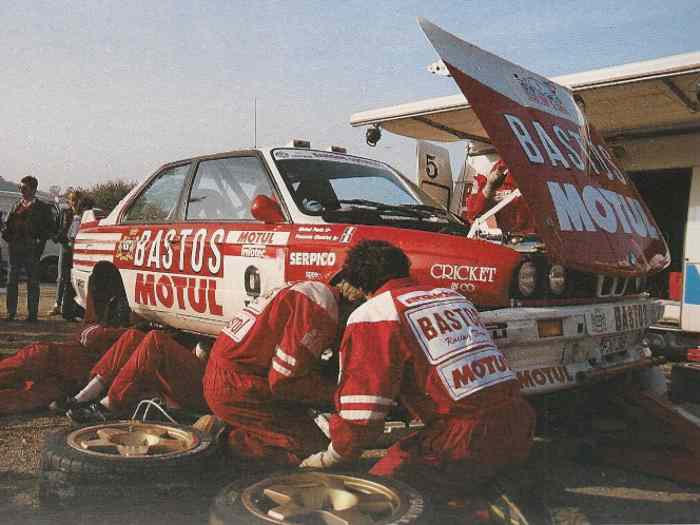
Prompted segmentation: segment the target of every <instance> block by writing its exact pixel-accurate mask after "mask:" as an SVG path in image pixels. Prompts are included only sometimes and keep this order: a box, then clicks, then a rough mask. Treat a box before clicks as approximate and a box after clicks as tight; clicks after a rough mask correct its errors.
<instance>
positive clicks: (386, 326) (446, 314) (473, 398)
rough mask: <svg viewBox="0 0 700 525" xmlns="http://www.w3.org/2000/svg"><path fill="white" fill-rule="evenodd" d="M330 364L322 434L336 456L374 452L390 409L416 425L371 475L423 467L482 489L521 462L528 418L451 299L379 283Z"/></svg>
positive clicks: (506, 372)
mask: <svg viewBox="0 0 700 525" xmlns="http://www.w3.org/2000/svg"><path fill="white" fill-rule="evenodd" d="M340 364H341V371H342V372H341V378H340V383H339V385H338V390H337V392H336V395H335V401H336V410H337V413H336V414H334V415H333V417H332V418H331V423H330V427H331V438H332V442H333V448H334V449H335V451H336V452H337V453H339V454H340V455H341V456H343V457H346V458H352V457H356V456H357V455H359V454H360V453H361V452H362V450H363V449H364V448H367V447H371V446H372V445H373V444H374V443H375V442H376V440H377V438H378V437H379V436H380V435H381V433H382V432H383V430H384V419H385V415H386V414H387V412H388V411H389V409H390V408H391V406H392V404H393V402H394V400H396V399H399V400H400V401H401V403H402V404H403V405H404V406H405V407H406V408H407V409H408V410H409V411H410V412H411V414H412V415H413V416H415V417H418V418H420V419H421V420H422V421H423V422H424V423H425V425H426V427H425V429H423V430H422V431H419V432H417V433H414V434H412V435H410V436H408V437H407V438H405V439H403V440H401V441H399V442H398V443H397V444H395V445H394V446H392V447H391V448H390V449H389V452H388V454H387V456H386V457H384V458H383V459H381V460H380V461H379V462H378V463H377V464H376V465H375V466H374V467H373V468H372V470H371V471H370V472H371V473H372V474H376V475H380V476H393V475H395V474H405V473H407V472H410V470H411V468H407V467H412V466H414V465H421V466H426V465H427V466H431V467H439V468H440V470H439V471H435V472H436V473H438V472H439V476H442V477H448V476H450V474H452V473H454V474H455V475H456V476H460V477H461V478H464V477H469V478H471V479H474V478H479V479H484V478H487V477H490V476H491V475H493V474H494V473H495V472H496V471H497V470H498V469H500V468H501V467H504V466H506V465H510V464H513V463H516V462H520V461H522V460H524V459H525V458H526V457H527V454H528V452H529V449H530V446H531V442H532V433H533V428H534V412H533V410H532V408H531V407H530V405H529V404H528V403H527V402H526V401H525V400H524V399H523V398H522V397H521V395H520V387H519V384H518V381H517V380H516V377H515V374H514V373H513V371H512V370H511V369H510V367H509V366H508V363H507V362H506V360H505V357H504V356H503V354H502V353H501V352H500V351H499V350H498V349H497V348H496V347H495V345H494V343H493V340H492V339H491V336H490V334H489V332H488V331H487V330H486V328H485V327H484V326H483V324H482V323H481V320H480V318H479V313H478V312H477V310H476V309H475V308H474V306H473V305H472V304H471V303H469V302H468V301H467V300H466V299H465V298H464V297H463V296H462V295H460V294H459V293H457V292H455V291H453V290H449V289H446V288H432V287H429V286H420V285H417V284H416V283H415V282H414V281H412V280H411V279H409V278H406V279H394V280H391V281H389V282H388V283H386V284H385V285H384V287H383V288H381V289H380V290H378V292H377V293H376V294H375V295H374V296H373V297H372V298H371V299H370V300H369V301H367V302H366V303H365V304H363V305H362V306H361V307H360V308H358V309H357V310H355V311H354V312H353V314H352V315H351V316H350V318H349V320H348V325H347V328H346V330H345V334H344V336H343V341H342V344H341V349H340ZM429 470H430V469H429ZM433 470H434V469H433Z"/></svg>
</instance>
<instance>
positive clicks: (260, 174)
mask: <svg viewBox="0 0 700 525" xmlns="http://www.w3.org/2000/svg"><path fill="white" fill-rule="evenodd" d="M258 195H266V196H268V197H272V198H275V199H277V200H278V202H279V198H278V196H277V192H276V191H275V188H274V185H273V184H272V181H271V179H270V176H269V173H268V172H267V170H266V168H265V165H264V163H263V161H262V160H261V159H260V158H259V157H258V156H257V155H256V154H255V153H253V152H251V153H244V154H238V155H234V156H231V155H229V156H218V157H215V158H207V159H202V160H200V161H199V162H198V163H197V166H196V170H195V173H194V177H193V178H192V184H191V187H190V191H189V193H188V195H187V199H186V202H185V203H184V213H185V221H184V224H183V228H182V229H181V230H180V235H181V236H182V237H183V239H185V237H186V239H185V240H183V241H182V242H183V246H184V250H185V252H184V268H185V271H186V273H187V274H188V276H189V277H188V280H187V289H186V295H187V302H188V303H189V306H190V310H189V312H188V315H193V316H196V317H197V318H198V320H197V322H198V323H199V324H200V325H201V326H206V328H205V329H204V330H205V331H208V332H212V333H215V332H217V331H218V330H219V329H220V328H221V327H222V326H223V325H224V324H225V322H226V320H228V319H229V318H230V317H231V316H232V315H233V313H234V312H236V311H237V310H239V309H240V308H242V307H243V306H244V305H245V304H247V303H248V302H250V301H251V300H253V299H255V298H256V297H257V296H259V295H260V294H261V293H263V292H265V291H266V290H268V289H270V288H273V287H275V286H279V285H281V284H283V283H284V265H285V260H286V258H285V253H286V247H287V242H288V240H289V232H290V225H289V224H288V223H284V224H264V223H262V222H260V221H257V220H256V219H255V218H254V217H253V215H252V213H251V203H252V201H253V199H254V198H255V197H256V196H258Z"/></svg>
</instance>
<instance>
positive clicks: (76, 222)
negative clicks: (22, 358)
mask: <svg viewBox="0 0 700 525" xmlns="http://www.w3.org/2000/svg"><path fill="white" fill-rule="evenodd" d="M94 206H95V201H94V199H93V198H92V197H90V196H88V195H84V196H81V197H80V200H79V201H78V204H77V208H76V210H75V213H74V214H73V220H72V222H71V225H70V228H68V234H67V236H66V237H67V243H68V248H69V250H70V266H69V267H68V281H67V282H66V285H65V287H64V288H63V296H62V298H61V314H62V315H63V318H64V319H68V320H71V321H75V320H78V319H79V318H81V317H83V315H84V313H85V312H84V310H83V309H82V307H81V306H80V305H79V304H78V303H76V302H75V290H74V289H73V283H72V282H71V280H70V271H71V268H72V267H73V249H74V246H75V238H76V237H77V236H78V231H79V230H80V223H81V221H82V218H83V213H84V212H85V211H87V210H91V209H92V208H93V207H94Z"/></svg>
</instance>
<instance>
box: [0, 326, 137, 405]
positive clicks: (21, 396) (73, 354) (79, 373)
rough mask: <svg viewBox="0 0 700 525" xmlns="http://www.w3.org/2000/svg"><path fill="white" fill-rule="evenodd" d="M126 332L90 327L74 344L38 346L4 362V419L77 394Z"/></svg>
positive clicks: (0, 370)
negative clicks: (100, 361)
mask: <svg viewBox="0 0 700 525" xmlns="http://www.w3.org/2000/svg"><path fill="white" fill-rule="evenodd" d="M122 324H123V323H122ZM125 330H126V328H122V327H118V326H110V325H109V324H108V323H106V322H103V323H95V324H89V325H87V324H86V325H84V326H83V327H82V328H81V330H80V332H79V333H78V334H76V336H75V337H74V338H73V339H72V340H70V341H67V342H64V343H34V344H31V345H29V346H27V347H25V348H23V349H22V350H20V351H18V352H17V353H15V354H13V355H11V356H8V357H5V358H4V359H2V360H1V361H0V415H2V414H15V413H18V412H25V411H29V410H37V409H40V408H46V407H48V406H49V404H50V403H52V402H53V401H54V400H62V399H63V398H65V397H66V396H68V395H69V394H70V393H71V392H75V390H77V389H78V388H79V387H80V385H81V384H83V383H84V382H85V381H86V380H87V379H88V377H89V374H90V369H91V368H92V367H93V366H94V364H95V363H96V362H97V360H98V359H99V358H100V356H101V355H102V354H103V353H104V352H105V351H106V350H107V349H108V348H109V347H110V346H111V345H112V343H114V342H115V341H116V340H117V339H118V338H119V336H121V335H122V333H124V331H125ZM63 408H64V407H63V406H62V405H61V404H60V403H58V405H57V409H60V410H62V409H63Z"/></svg>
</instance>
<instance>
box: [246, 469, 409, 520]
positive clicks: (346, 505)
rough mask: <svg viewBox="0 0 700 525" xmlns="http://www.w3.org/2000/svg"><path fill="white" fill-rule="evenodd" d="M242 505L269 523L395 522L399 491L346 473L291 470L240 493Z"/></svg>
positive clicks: (399, 499) (398, 504)
mask: <svg viewBox="0 0 700 525" xmlns="http://www.w3.org/2000/svg"><path fill="white" fill-rule="evenodd" d="M241 502H242V504H243V506H244V507H245V508H246V509H247V510H248V511H249V512H250V513H251V514H253V515H255V516H257V517H258V518H262V519H264V520H266V521H269V522H270V523H279V524H287V523H289V524H291V523H307V522H311V523H323V524H325V525H350V524H352V525H374V524H378V523H384V522H388V521H393V519H392V518H396V517H397V516H396V514H397V511H398V510H399V507H400V502H401V496H400V495H399V493H398V492H397V491H396V490H394V489H392V488H390V487H388V486H387V485H384V484H382V483H378V482H376V481H371V480H368V479H363V478H359V477H355V476H352V475H347V474H331V473H321V472H308V473H298V474H297V473H292V474H288V475H282V476H275V477H272V478H268V479H265V480H263V481H260V482H258V483H256V484H254V485H252V486H250V487H248V488H246V489H245V490H244V491H243V492H242V494H241Z"/></svg>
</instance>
